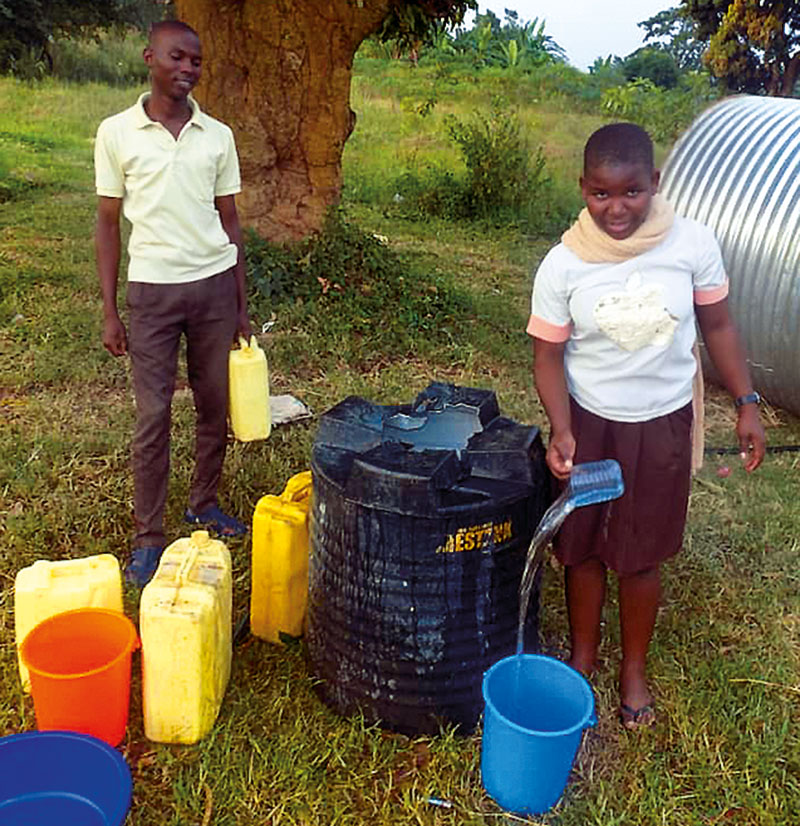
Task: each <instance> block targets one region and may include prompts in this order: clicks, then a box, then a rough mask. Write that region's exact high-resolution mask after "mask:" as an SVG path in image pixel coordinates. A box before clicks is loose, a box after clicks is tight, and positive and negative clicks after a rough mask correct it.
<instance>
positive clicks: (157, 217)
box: [94, 93, 241, 284]
mask: <svg viewBox="0 0 800 826" xmlns="http://www.w3.org/2000/svg"><path fill="white" fill-rule="evenodd" d="M148 96H149V93H145V94H143V95H142V96H141V97H140V98H139V100H138V101H137V102H136V104H135V105H134V106H131V107H130V109H126V110H125V111H124V112H120V113H119V114H117V115H113V116H112V117H110V118H106V119H105V120H104V121H103V122H102V123H101V124H100V127H99V128H98V130H97V140H96V142H95V152H94V166H95V183H96V187H97V194H98V195H103V196H106V197H109V198H122V211H123V214H124V215H125V217H126V218H127V219H128V220H129V221H130V222H131V225H132V230H131V236H130V241H129V243H128V253H129V255H130V265H129V267H128V280H129V281H144V282H148V283H151V284H175V283H185V282H188V281H199V280H200V279H201V278H208V277H209V276H212V275H216V274H217V273H220V272H224V271H225V270H227V269H229V268H230V267H232V266H233V265H234V264H235V263H236V258H237V249H236V246H235V245H234V244H232V243H231V241H230V239H229V238H228V235H227V233H226V232H225V230H224V229H223V227H222V221H221V220H220V217H219V213H218V212H217V210H216V208H215V207H214V198H216V197H218V196H222V195H234V194H236V193H237V192H239V191H240V190H241V184H240V180H239V160H238V158H237V156H236V146H235V144H234V141H233V133H232V132H231V130H230V129H229V128H228V127H227V126H226V125H225V124H224V123H220V122H219V121H218V120H215V119H214V118H212V117H209V116H208V115H206V114H205V113H204V112H202V111H201V110H200V107H199V106H198V105H197V103H196V102H195V101H194V100H193V99H192V98H191V97H190V98H189V103H190V105H191V107H192V117H191V119H190V120H189V121H188V122H187V123H186V125H185V126H184V127H183V129H182V130H181V133H180V135H179V136H178V138H177V140H176V139H175V138H173V137H172V135H171V134H170V132H169V130H168V129H166V127H165V126H164V125H163V124H161V123H157V122H156V121H153V120H150V118H149V117H148V116H147V113H146V112H145V110H144V102H145V100H147V98H148Z"/></svg>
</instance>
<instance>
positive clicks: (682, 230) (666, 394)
mask: <svg viewBox="0 0 800 826" xmlns="http://www.w3.org/2000/svg"><path fill="white" fill-rule="evenodd" d="M727 294H728V279H727V276H726V274H725V268H724V265H723V263H722V254H721V252H720V248H719V244H718V243H717V240H716V238H715V237H714V234H713V232H712V231H711V230H710V229H709V228H708V227H706V226H704V225H703V224H700V223H698V222H697V221H693V220H691V219H689V218H682V217H676V218H675V223H674V224H673V226H672V228H671V229H670V231H669V233H668V234H667V237H666V238H665V239H664V240H663V241H662V242H661V243H660V244H659V245H658V246H656V247H654V248H653V249H651V250H648V251H647V252H645V253H643V254H642V255H638V256H636V257H635V258H631V259H629V260H628V261H624V262H622V263H619V264H605V263H604V264H587V263H586V262H585V261H582V260H581V259H580V258H578V256H577V255H575V254H574V253H573V252H571V251H570V250H569V249H568V248H567V247H566V246H564V244H558V245H557V246H555V247H553V249H551V250H550V252H548V254H547V255H546V256H545V258H544V260H543V261H542V263H541V265H540V266H539V269H538V271H537V273H536V277H535V280H534V284H533V295H532V298H531V317H530V321H529V323H528V333H530V335H532V336H535V337H537V338H541V339H544V340H546V341H551V342H566V346H565V349H564V370H565V374H566V379H567V389H568V390H569V393H570V395H571V396H573V398H574V399H575V401H576V402H578V404H579V405H580V406H581V407H583V408H584V409H586V410H588V411H590V412H591V413H594V414H596V415H598V416H602V417H604V418H606V419H611V420H614V421H621V422H640V421H647V420H649V419H654V418H656V417H658V416H663V415H666V414H667V413H672V412H673V411H675V410H678V409H680V408H681V407H683V406H684V405H685V404H687V403H688V402H689V401H690V400H691V398H692V379H693V377H694V373H695V369H696V362H695V359H694V356H693V355H692V346H693V344H694V342H695V316H694V304H714V303H716V302H718V301H721V300H722V299H723V298H725V297H726V296H727Z"/></svg>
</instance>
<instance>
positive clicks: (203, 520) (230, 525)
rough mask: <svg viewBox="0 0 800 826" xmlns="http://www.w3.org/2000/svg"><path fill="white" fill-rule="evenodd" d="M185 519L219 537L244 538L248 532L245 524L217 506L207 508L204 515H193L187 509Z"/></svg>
mask: <svg viewBox="0 0 800 826" xmlns="http://www.w3.org/2000/svg"><path fill="white" fill-rule="evenodd" d="M183 518H184V520H185V521H186V522H188V523H189V524H190V525H202V526H203V527H204V528H208V529H209V530H212V531H214V533H215V534H217V536H225V537H230V536H244V535H245V534H246V533H247V531H248V528H247V525H245V524H244V522H240V521H239V520H238V519H235V518H234V517H233V516H228V514H227V513H223V512H222V511H221V510H220V509H219V507H218V506H217V505H212V506H211V507H210V508H206V509H205V510H204V511H203V512H202V513H192V511H191V509H190V508H187V509H186V513H185V514H184V516H183Z"/></svg>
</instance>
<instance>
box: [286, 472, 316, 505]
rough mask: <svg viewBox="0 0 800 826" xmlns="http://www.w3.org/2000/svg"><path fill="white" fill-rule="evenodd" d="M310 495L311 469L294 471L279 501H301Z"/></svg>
mask: <svg viewBox="0 0 800 826" xmlns="http://www.w3.org/2000/svg"><path fill="white" fill-rule="evenodd" d="M309 496H311V471H310V470H304V471H303V472H302V473H296V474H295V475H294V476H292V478H291V479H290V480H289V481H288V482H287V483H286V487H285V488H284V489H283V493H282V494H281V502H302V501H304V500H305V499H308V497H309Z"/></svg>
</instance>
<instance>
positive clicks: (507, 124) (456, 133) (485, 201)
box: [447, 102, 545, 217]
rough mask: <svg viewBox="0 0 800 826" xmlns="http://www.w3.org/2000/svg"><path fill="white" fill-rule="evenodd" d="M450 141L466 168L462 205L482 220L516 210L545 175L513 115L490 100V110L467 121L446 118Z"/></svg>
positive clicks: (538, 155) (541, 161)
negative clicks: (466, 206) (458, 152)
mask: <svg viewBox="0 0 800 826" xmlns="http://www.w3.org/2000/svg"><path fill="white" fill-rule="evenodd" d="M447 129H448V133H449V135H450V138H451V139H452V141H453V142H454V143H455V144H456V146H457V147H458V148H459V149H460V150H461V155H462V157H463V158H464V163H465V164H466V166H467V191H466V194H467V203H468V205H469V210H470V212H471V213H472V214H474V215H477V216H480V217H485V216H487V215H492V214H495V213H497V212H498V211H502V210H506V209H511V210H519V208H520V207H521V206H522V205H523V204H524V203H525V202H526V201H528V200H529V199H530V195H531V189H532V188H535V187H536V186H537V184H539V183H540V182H541V181H542V180H543V179H544V177H545V173H544V167H545V161H544V156H543V155H542V151H541V149H537V151H536V152H535V153H534V154H533V156H531V151H530V149H529V148H528V144H527V141H526V140H525V138H524V136H523V135H522V131H521V127H520V123H519V118H518V116H517V114H516V112H512V111H507V110H505V109H504V108H503V107H502V105H501V104H500V103H498V102H495V103H494V104H493V106H492V109H491V112H490V113H489V114H488V115H487V114H483V113H482V112H476V113H475V114H474V116H473V118H472V120H471V121H466V122H465V121H460V120H458V118H456V117H453V116H451V117H449V118H448V119H447Z"/></svg>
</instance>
